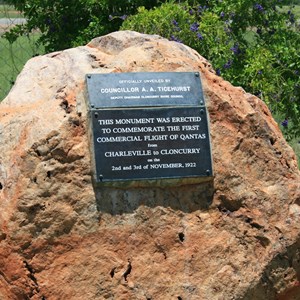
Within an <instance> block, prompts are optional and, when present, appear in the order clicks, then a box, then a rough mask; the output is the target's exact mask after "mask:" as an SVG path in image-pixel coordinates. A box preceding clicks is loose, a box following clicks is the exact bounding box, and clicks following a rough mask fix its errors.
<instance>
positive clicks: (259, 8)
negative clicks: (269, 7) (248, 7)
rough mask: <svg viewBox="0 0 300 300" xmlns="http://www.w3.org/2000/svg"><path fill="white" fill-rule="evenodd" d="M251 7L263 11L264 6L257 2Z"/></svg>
mask: <svg viewBox="0 0 300 300" xmlns="http://www.w3.org/2000/svg"><path fill="white" fill-rule="evenodd" d="M253 7H254V9H256V10H257V11H259V12H263V11H264V8H263V7H262V5H261V4H259V3H256V4H254V6H253Z"/></svg>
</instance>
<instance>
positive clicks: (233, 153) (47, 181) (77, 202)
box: [0, 32, 300, 300]
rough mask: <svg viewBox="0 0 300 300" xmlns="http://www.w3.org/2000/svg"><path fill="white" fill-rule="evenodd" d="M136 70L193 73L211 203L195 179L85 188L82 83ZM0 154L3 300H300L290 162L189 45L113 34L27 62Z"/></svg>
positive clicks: (280, 142) (274, 132) (296, 178)
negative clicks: (202, 112)
mask: <svg viewBox="0 0 300 300" xmlns="http://www.w3.org/2000/svg"><path fill="white" fill-rule="evenodd" d="M145 71H155V72H164V71H165V72H167V71H168V72H169V71H174V72H180V71H199V72H200V73H201V77H202V82H203V89H204V93H205V97H206V101H207V104H208V110H209V114H210V122H211V124H210V131H211V139H212V147H213V161H214V174H215V179H214V187H213V188H214V196H213V202H212V204H211V205H210V206H209V207H203V206H202V205H201V201H202V200H201V193H202V191H203V186H201V184H199V185H189V186H180V187H168V188H164V189H162V188H159V187H157V188H134V189H127V190H122V189H120V190H116V189H109V188H107V189H103V190H101V191H97V190H94V189H93V186H92V182H91V163H90V152H89V145H88V137H87V128H86V127H87V108H86V104H85V99H84V97H85V96H84V88H85V82H84V80H85V74H86V73H111V72H145ZM0 149H1V151H0V208H1V209H0V299H10V300H14V299H19V300H22V299H33V300H36V299H47V300H54V299H74V300H75V299H76V300H77V299H85V300H88V299H90V300H92V299H118V300H121V299H124V300H125V299H145V300H146V299H155V300H157V299H162V300H164V299H184V300H185V299H189V300H194V299H210V300H211V299H222V300H223V299H248V300H253V299H256V300H259V299H261V300H265V299H294V300H295V299H300V297H299V294H300V287H299V285H300V283H299V280H300V236H299V233H300V174H299V170H298V168H297V163H296V158H295V155H294V153H293V151H292V150H291V148H290V147H289V146H288V144H287V143H286V142H285V140H284V139H283V137H282V134H281V132H280V130H279V128H278V126H277V124H276V123H275V121H274V120H273V119H272V116H271V114H270V112H269V110H268V108H267V107H266V105H265V104H264V103H263V102H262V101H261V100H260V99H258V98H256V97H255V96H253V95H250V94H247V93H246V92H245V91H243V90H242V89H241V88H237V87H233V86H232V85H231V84H230V83H228V82H226V81H224V80H223V79H222V78H220V77H218V76H216V75H215V72H214V71H213V69H212V68H211V66H210V64H209V63H208V62H207V61H206V60H205V59H204V58H202V57H201V56H200V55H199V54H198V53H196V52H195V51H194V50H192V49H190V48H188V47H186V46H184V45H182V44H179V43H176V42H170V41H167V40H165V39H162V38H160V37H158V36H149V35H143V34H138V33H135V32H117V33H112V34H110V35H107V36H104V37H100V38H96V39H94V40H93V41H91V42H90V43H89V44H88V45H87V46H84V47H78V48H75V49H69V50H65V51H61V52H56V53H51V54H48V55H44V56H41V57H36V58H33V59H31V60H30V61H29V62H28V63H27V64H26V66H25V67H24V69H23V71H22V73H21V74H20V75H19V77H18V79H17V82H16V84H15V86H14V87H13V89H12V90H11V92H10V94H9V95H8V97H7V98H6V99H5V100H4V101H3V102H2V103H1V105H0ZM199 199H200V200H201V201H200V200H199ZM114 202H119V205H113V204H112V203H114ZM124 203H125V204H124ZM128 259H130V261H131V267H132V269H131V272H130V274H128V276H127V281H126V280H125V278H124V273H125V272H126V270H127V268H128V264H129V262H128Z"/></svg>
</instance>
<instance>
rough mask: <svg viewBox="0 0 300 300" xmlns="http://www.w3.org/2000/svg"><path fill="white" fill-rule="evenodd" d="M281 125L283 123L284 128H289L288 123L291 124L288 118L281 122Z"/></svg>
mask: <svg viewBox="0 0 300 300" xmlns="http://www.w3.org/2000/svg"><path fill="white" fill-rule="evenodd" d="M281 125H282V126H283V127H284V128H287V127H288V125H289V121H288V119H284V120H283V121H282V122H281Z"/></svg>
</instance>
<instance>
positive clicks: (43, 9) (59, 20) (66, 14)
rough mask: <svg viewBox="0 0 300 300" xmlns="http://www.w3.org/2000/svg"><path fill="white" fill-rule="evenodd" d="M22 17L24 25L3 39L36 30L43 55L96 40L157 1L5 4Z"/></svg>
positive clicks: (18, 0) (21, 0)
mask: <svg viewBox="0 0 300 300" xmlns="http://www.w3.org/2000/svg"><path fill="white" fill-rule="evenodd" d="M6 2H7V3H8V4H12V5H14V6H15V8H16V9H17V10H19V11H21V12H22V13H23V14H24V17H25V18H26V19H27V23H26V24H24V25H18V26H15V27H14V28H13V29H12V30H11V31H10V32H9V33H7V34H6V38H7V39H8V40H9V41H11V42H13V41H14V40H15V39H16V38H17V37H18V36H19V35H24V34H28V33H29V32H31V31H33V30H36V29H38V30H39V31H40V32H41V38H40V42H41V43H43V44H44V46H45V49H46V51H56V50H61V49H66V48H69V47H73V46H77V45H82V44H84V43H87V42H88V41H90V40H91V39H92V38H94V37H96V36H101V35H104V34H107V33H109V32H112V31H116V30H118V29H119V27H120V26H121V24H122V22H123V21H124V19H125V18H126V17H127V16H128V15H131V14H134V13H136V11H137V8H138V7H140V6H144V7H146V8H151V7H154V6H155V5H157V4H158V0H124V1H117V0H7V1H6Z"/></svg>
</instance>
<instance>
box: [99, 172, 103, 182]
mask: <svg viewBox="0 0 300 300" xmlns="http://www.w3.org/2000/svg"><path fill="white" fill-rule="evenodd" d="M99 179H100V181H101V182H102V181H103V175H102V174H100V175H99Z"/></svg>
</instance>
